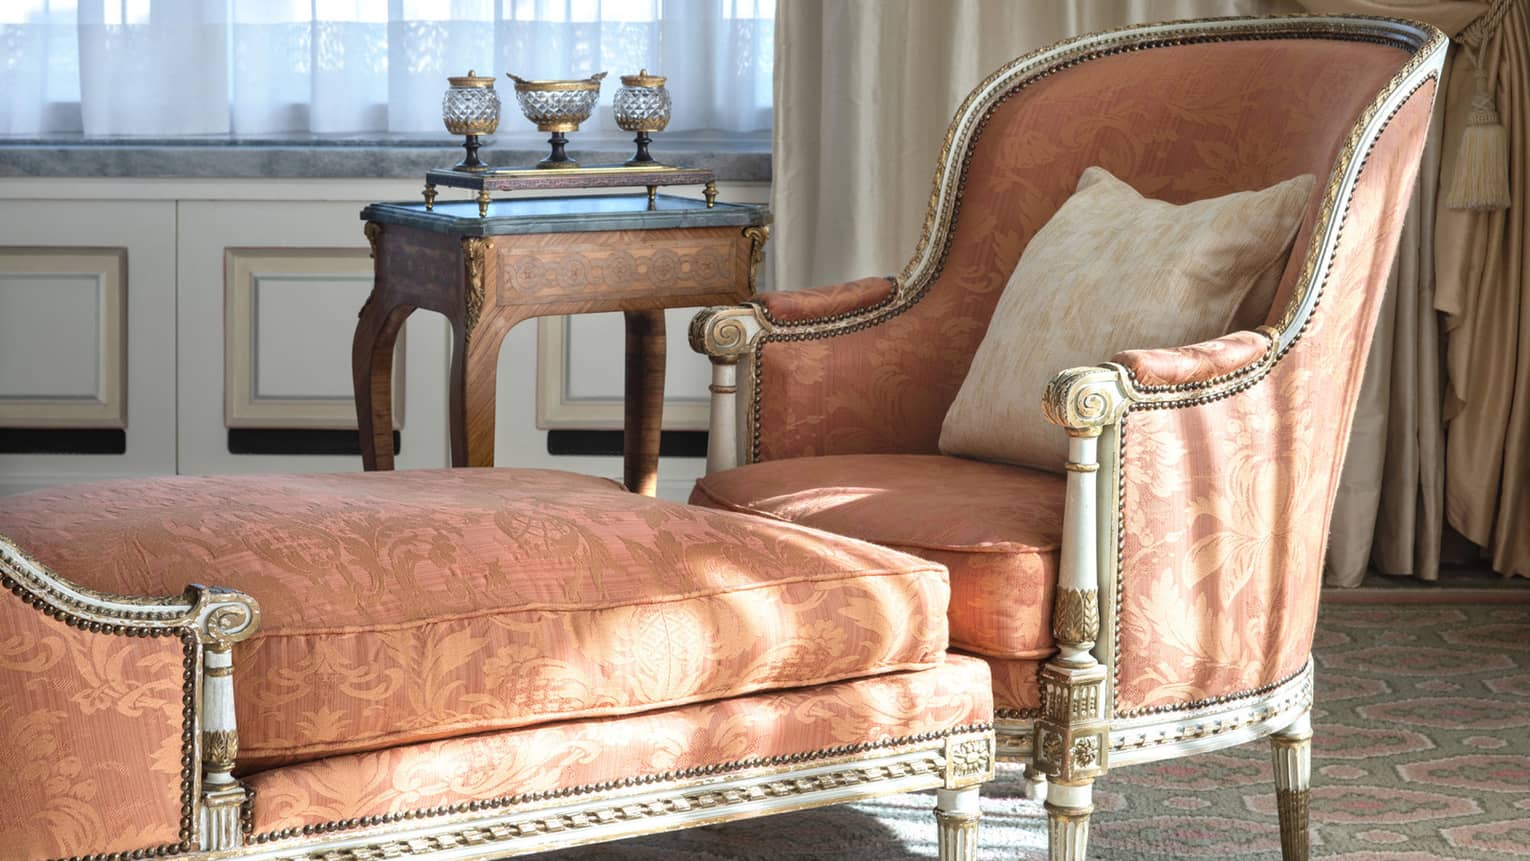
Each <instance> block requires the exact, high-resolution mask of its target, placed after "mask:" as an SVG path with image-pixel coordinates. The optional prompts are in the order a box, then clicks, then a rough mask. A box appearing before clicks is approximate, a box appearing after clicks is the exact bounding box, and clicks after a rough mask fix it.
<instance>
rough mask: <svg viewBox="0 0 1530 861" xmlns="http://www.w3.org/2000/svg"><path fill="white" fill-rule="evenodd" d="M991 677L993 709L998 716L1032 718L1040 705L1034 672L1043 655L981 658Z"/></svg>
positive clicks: (1038, 688)
mask: <svg viewBox="0 0 1530 861" xmlns="http://www.w3.org/2000/svg"><path fill="white" fill-rule="evenodd" d="M984 660H986V661H987V662H988V671H989V673H990V674H992V676H993V709H994V714H995V715H997V716H998V717H1010V718H1019V717H1035V716H1036V712H1037V711H1038V710H1039V709H1040V708H1041V683H1040V682H1039V681H1037V678H1038V676H1037V673H1039V672H1041V665H1042V664H1044V663H1046V660H1045V659H1043V658H1032V659H1025V658H984Z"/></svg>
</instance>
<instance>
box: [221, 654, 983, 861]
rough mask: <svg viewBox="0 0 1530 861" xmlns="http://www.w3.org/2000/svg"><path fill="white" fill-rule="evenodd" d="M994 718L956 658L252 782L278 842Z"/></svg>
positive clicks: (979, 682)
mask: <svg viewBox="0 0 1530 861" xmlns="http://www.w3.org/2000/svg"><path fill="white" fill-rule="evenodd" d="M992 716H993V702H992V700H991V698H990V694H989V680H988V669H987V667H985V666H984V664H983V662H982V661H979V660H976V659H974V658H965V657H961V656H956V655H952V656H950V657H949V658H948V659H947V660H946V662H945V663H944V664H942V665H939V666H935V667H931V668H930V669H926V670H919V671H916V672H906V673H893V674H888V675H882V676H876V677H874V678H868V679H856V680H852V681H845V682H837V683H834V684H828V685H821V686H817V687H812V688H802V689H797V690H790V691H777V692H771V693H760V694H753V695H750V696H745V697H735V698H732V699H724V700H715V701H712V702H705V703H698V704H695V705H689V706H683V707H680V708H674V709H668V710H665V711H659V712H649V713H647V714H641V715H631V716H626V717H616V718H604V719H598V720H583V721H573V722H566V723H557V724H550V725H546V726H538V727H531V728H527V729H514V730H507V731H502V732H496V733H489V734H485V735H476V736H469V737H466V738H453V739H448V740H445V741H435V742H426V743H422V744H414V745H408V746H402V747H395V748H390V749H388V750H383V751H377V752H372V753H360V754H351V755H347V756H336V757H331V758H329V759H323V760H319V761H317V762H308V763H303V764H301V765H292V766H287V767H284V768H278V769H275V770H272V771H266V772H262V773H260V774H255V775H251V776H250V777H249V778H248V780H247V782H248V783H249V785H250V786H251V787H252V788H253V789H254V790H255V803H254V825H255V832H256V833H257V834H269V833H271V832H276V831H281V830H284V829H288V828H302V827H303V826H306V825H319V824H322V823H327V822H335V821H340V820H346V819H353V818H358V817H371V816H387V815H389V814H401V813H405V812H408V811H415V810H423V809H426V808H438V807H448V808H450V807H452V806H454V805H460V804H464V803H467V802H473V801H489V800H494V799H508V798H512V797H514V796H519V795H525V794H528V793H533V792H546V791H548V790H553V789H559V788H566V787H582V786H589V785H591V784H597V783H604V782H608V781H616V780H621V779H624V778H641V777H645V776H655V775H661V774H665V773H668V772H676V771H683V770H685V769H692V768H698V767H701V766H707V765H719V764H727V763H734V762H739V761H743V760H760V759H771V758H774V757H784V756H790V755H793V754H812V753H816V752H819V751H823V750H825V749H828V748H837V747H842V746H852V745H859V744H866V743H875V742H883V741H892V740H896V739H900V738H906V737H909V736H914V735H923V734H926V733H942V732H946V731H949V730H951V729H954V728H957V727H965V726H971V725H974V724H986V723H988V722H989V721H991V720H992Z"/></svg>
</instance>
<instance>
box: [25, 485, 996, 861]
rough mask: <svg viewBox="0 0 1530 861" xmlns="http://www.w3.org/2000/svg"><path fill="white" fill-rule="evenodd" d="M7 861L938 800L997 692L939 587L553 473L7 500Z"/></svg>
mask: <svg viewBox="0 0 1530 861" xmlns="http://www.w3.org/2000/svg"><path fill="white" fill-rule="evenodd" d="M0 536H3V537H0V580H3V583H4V586H5V588H6V590H8V592H9V593H10V594H5V595H0V757H3V761H4V762H5V763H6V765H7V768H5V769H3V770H0V846H4V847H6V857H7V858H17V859H43V858H58V857H90V858H144V857H174V858H196V857H202V856H204V855H209V854H211V855H215V856H216V857H218V858H229V857H237V858H271V859H278V858H280V859H295V858H304V859H308V858H312V859H336V861H339V859H369V858H391V857H398V856H401V855H402V856H408V857H423V858H432V859H437V858H438V859H467V858H475V859H477V858H484V859H487V858H501V857H509V856H513V855H520V854H525V853H529V852H536V851H543V850H547V849H552V848H559V847H564V846H570V845H577V844H583V843H592V842H597V841H604V840H611V839H616V838H620V837H626V836H631V835H636V834H644V833H651V832H657V831H664V830H670V829H676V828H684V827H690V826H695V825H702V824H708V823H715V822H721V821H726V820H731V819H739V818H744V817H751V816H759V815H765V814H770V813H775V812H783V811H788V810H798V809H802V808H806V807H813V806H818V805H823V804H834V803H839V802H845V801H853V800H857V799H862V798H867V797H871V796H875V795H880V794H886V793H892V792H904V791H910V790H916V789H931V788H933V789H935V790H937V791H936V824H937V829H938V834H939V845H940V852H941V857H942V858H953V859H954V858H974V857H975V851H976V849H975V847H976V843H975V840H976V822H977V804H976V793H977V786H978V784H980V783H981V782H983V781H984V780H986V779H988V777H989V776H991V773H992V764H993V735H992V716H993V715H992V710H993V705H992V701H991V695H990V693H989V692H990V690H991V685H990V680H989V677H988V670H987V668H986V665H984V664H983V663H982V662H981V661H978V660H974V659H969V658H962V657H957V656H950V655H947V654H946V645H947V628H946V605H947V602H948V600H949V587H948V583H947V577H946V572H945V570H944V569H943V568H941V567H940V566H939V565H937V564H934V563H931V562H927V561H924V560H921V559H918V558H915V557H913V556H909V555H906V554H903V553H899V552H896V551H892V550H887V549H884V548H880V547H876V546H874V545H871V544H867V543H864V542H860V541H856V540H853V539H847V538H842V537H838V536H834V535H830V534H828V533H823V532H818V531H815V530H812V529H808V528H805V527H800V526H795V525H792V524H788V523H779V522H771V521H767V520H763V519H760V518H753V517H748V516H744V515H737V514H732V513H728V512H721V511H713V510H708V509H702V508H696V507H692V506H685V505H679V504H674V503H669V502H664V501H659V500H654V499H650V498H647V497H642V496H638V495H635V494H630V493H627V492H625V491H624V490H622V489H621V487H620V486H619V485H617V484H615V483H613V482H609V481H606V480H604V479H598V478H591V477H587V476H580V475H573V474H569V473H562V472H555V471H544V470H510V469H459V470H431V471H417V472H385V473H355V474H340V475H310V476H238V477H207V478H169V479H153V480H138V481H126V482H108V483H101V484H92V485H83V486H79V487H73V488H64V489H55V490H47V491H40V492H36V493H30V494H23V495H19V496H13V497H5V498H0Z"/></svg>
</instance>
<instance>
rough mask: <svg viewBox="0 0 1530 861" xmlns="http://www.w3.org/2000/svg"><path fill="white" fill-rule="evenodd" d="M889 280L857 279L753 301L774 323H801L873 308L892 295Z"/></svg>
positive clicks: (768, 294) (773, 294) (786, 292)
mask: <svg viewBox="0 0 1530 861" xmlns="http://www.w3.org/2000/svg"><path fill="white" fill-rule="evenodd" d="M893 287H894V284H893V281H892V279H890V278H859V279H857V280H855V281H847V282H845V283H844V284H831V285H829V286H826V287H808V288H806V289H803V290H782V291H778V292H774V293H762V294H760V296H759V297H758V298H757V300H756V301H758V302H759V303H760V306H761V307H763V308H764V309H765V312H766V313H767V314H769V315H770V317H771V319H773V320H786V321H793V322H801V321H807V320H821V319H825V318H833V317H838V316H840V315H843V314H848V313H850V312H851V311H859V310H862V309H865V308H873V307H875V306H877V305H879V304H881V303H883V302H886V301H887V300H888V299H889V298H891V297H892V294H893Z"/></svg>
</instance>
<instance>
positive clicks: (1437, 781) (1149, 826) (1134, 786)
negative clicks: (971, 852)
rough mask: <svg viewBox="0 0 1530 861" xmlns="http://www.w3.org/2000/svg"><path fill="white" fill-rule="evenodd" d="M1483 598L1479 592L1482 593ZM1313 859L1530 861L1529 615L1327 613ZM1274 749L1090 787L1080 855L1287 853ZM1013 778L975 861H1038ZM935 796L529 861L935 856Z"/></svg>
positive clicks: (1037, 812)
mask: <svg viewBox="0 0 1530 861" xmlns="http://www.w3.org/2000/svg"><path fill="white" fill-rule="evenodd" d="M1484 597H1486V596H1484ZM1315 653H1316V656H1317V700H1316V705H1315V707H1314V712H1313V717H1314V730H1315V732H1316V735H1315V737H1314V748H1313V763H1312V764H1313V793H1312V814H1311V815H1312V824H1313V835H1312V837H1313V847H1312V852H1313V855H1314V856H1315V857H1319V858H1334V859H1346V861H1384V859H1385V861H1440V859H1446V861H1448V859H1513V858H1530V607H1527V606H1524V605H1517V606H1516V605H1507V604H1505V605H1497V606H1495V605H1492V604H1481V605H1427V604H1425V605H1419V604H1414V605H1407V604H1378V605H1334V606H1328V607H1325V609H1324V610H1323V612H1322V614H1321V618H1320V621H1319V627H1318V633H1317V641H1316V645H1315ZM1273 780H1274V778H1273V776H1272V772H1271V766H1270V755H1269V748H1268V744H1267V742H1263V741H1261V742H1256V743H1253V744H1248V745H1244V746H1242V747H1237V748H1232V749H1229V750H1225V751H1220V752H1217V753H1208V754H1201V755H1199V756H1193V757H1189V758H1185V759H1177V760H1170V761H1167V762H1160V763H1154V764H1150V765H1141V766H1135V767H1128V768H1122V769H1119V770H1116V771H1113V772H1111V773H1110V774H1108V775H1106V776H1105V777H1104V778H1101V779H1100V780H1099V781H1098V782H1097V783H1096V784H1095V793H1094V795H1095V814H1094V818H1093V820H1092V824H1091V829H1090V831H1091V833H1090V847H1089V848H1090V852H1089V857H1090V858H1091V859H1098V861H1112V860H1113V859H1122V861H1125V859H1131V861H1144V859H1146V861H1158V859H1165V861H1166V860H1167V859H1193V858H1220V859H1233V858H1236V859H1240V861H1241V859H1251V861H1252V859H1271V861H1275V859H1279V858H1280V834H1279V828H1278V826H1277V824H1276V818H1275V794H1274V783H1273ZM1021 782H1022V781H1021V779H1020V774H1019V770H1018V769H1017V768H1014V767H1002V768H1001V770H1000V773H999V777H998V779H997V780H996V781H994V782H992V783H990V784H988V785H987V786H985V787H984V789H983V813H984V818H983V823H982V830H981V841H982V850H981V852H980V856H979V857H981V858H983V859H994V861H998V859H1005V861H1015V859H1037V858H1045V857H1046V815H1045V813H1044V812H1043V811H1042V809H1041V806H1040V805H1039V804H1037V803H1035V802H1031V801H1026V800H1025V799H1023V798H1021V797H1020V785H1021ZM932 803H933V797H932V796H930V795H928V794H920V795H895V796H889V797H887V798H882V799H877V800H873V801H869V802H864V803H861V804H852V805H842V806H839V807H831V808H823V809H820V810H814V811H806V812H802V813H793V814H786V815H783V816H774V817H768V818H765V819H757V820H753V821H750V822H743V823H730V824H727V825H720V826H711V827H706V828H699V829H693V830H691V831H684V832H677V833H673V834H665V835H659V836H655V837H648V838H642V839H638V840H630V841H624V842H621V843H613V844H608V845H606V846H603V847H596V848H590V849H571V850H565V851H562V852H556V853H549V854H547V855H543V856H539V857H541V858H544V859H546V861H572V859H591V861H639V859H642V861H650V859H652V861H657V859H666V861H733V859H747V861H765V859H778V858H779V859H809V858H811V859H822V861H850V859H875V861H896V859H903V858H934V857H935V856H936V853H935V822H934V818H933V817H932V816H931V815H930V808H931V805H932Z"/></svg>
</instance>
